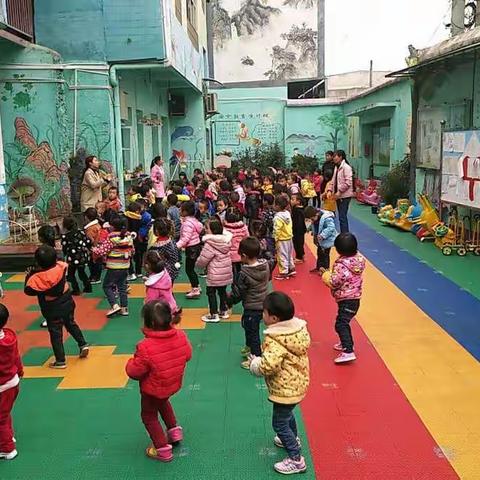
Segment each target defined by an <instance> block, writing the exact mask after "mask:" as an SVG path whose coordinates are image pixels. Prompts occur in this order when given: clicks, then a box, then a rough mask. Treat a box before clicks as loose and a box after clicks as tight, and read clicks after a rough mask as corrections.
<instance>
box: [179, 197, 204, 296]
mask: <svg viewBox="0 0 480 480" xmlns="http://www.w3.org/2000/svg"><path fill="white" fill-rule="evenodd" d="M180 215H181V216H182V227H181V229H180V240H179V241H178V242H177V248H178V249H179V250H181V249H182V248H184V249H185V272H186V273H187V276H188V279H189V280H190V285H191V286H192V289H191V290H190V292H188V293H187V295H186V297H187V298H188V299H195V298H199V297H200V295H201V293H202V291H201V290H200V282H199V280H198V275H197V273H196V272H195V262H196V261H197V258H198V257H199V255H200V250H201V248H202V247H201V245H200V234H201V233H202V230H203V225H202V224H201V223H200V222H199V221H198V220H197V219H196V218H195V203H193V201H191V200H190V201H188V202H185V203H182V206H181V207H180Z"/></svg>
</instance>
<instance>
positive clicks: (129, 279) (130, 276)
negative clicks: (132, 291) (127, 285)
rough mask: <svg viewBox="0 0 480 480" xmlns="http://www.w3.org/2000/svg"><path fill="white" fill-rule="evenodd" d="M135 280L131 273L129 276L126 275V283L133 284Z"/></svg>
mask: <svg viewBox="0 0 480 480" xmlns="http://www.w3.org/2000/svg"><path fill="white" fill-rule="evenodd" d="M136 279H137V276H136V275H135V274H134V273H132V274H131V275H127V282H134V281H135V280H136Z"/></svg>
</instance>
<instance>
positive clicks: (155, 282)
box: [145, 270, 178, 314]
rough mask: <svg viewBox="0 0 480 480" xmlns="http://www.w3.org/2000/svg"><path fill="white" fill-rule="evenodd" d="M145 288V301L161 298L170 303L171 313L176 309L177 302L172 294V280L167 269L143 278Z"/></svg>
mask: <svg viewBox="0 0 480 480" xmlns="http://www.w3.org/2000/svg"><path fill="white" fill-rule="evenodd" d="M145 290H146V292H145V303H148V302H151V301H152V300H161V301H162V302H165V303H168V305H170V310H171V311H172V314H174V313H176V312H177V311H178V306H177V302H176V301H175V298H174V296H173V285H172V280H171V278H170V275H169V274H168V272H167V270H163V272H160V273H152V274H151V275H149V277H148V278H147V279H146V280H145Z"/></svg>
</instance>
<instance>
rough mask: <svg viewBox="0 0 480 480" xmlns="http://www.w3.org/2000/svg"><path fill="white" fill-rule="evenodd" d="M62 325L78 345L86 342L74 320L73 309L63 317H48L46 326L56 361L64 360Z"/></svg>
mask: <svg viewBox="0 0 480 480" xmlns="http://www.w3.org/2000/svg"><path fill="white" fill-rule="evenodd" d="M63 327H65V330H66V331H67V332H68V333H69V334H70V335H71V336H72V337H73V339H74V340H75V341H76V342H77V344H78V347H79V348H82V347H84V346H85V345H86V344H87V342H86V341H85V338H84V337H83V333H82V331H81V330H80V327H79V326H78V324H77V323H76V322H75V309H72V311H71V312H70V313H68V314H66V315H64V316H63V317H59V318H54V319H50V318H47V328H48V333H49V334H50V342H51V344H52V349H53V354H54V355H55V360H56V361H57V362H65V350H64V349H63Z"/></svg>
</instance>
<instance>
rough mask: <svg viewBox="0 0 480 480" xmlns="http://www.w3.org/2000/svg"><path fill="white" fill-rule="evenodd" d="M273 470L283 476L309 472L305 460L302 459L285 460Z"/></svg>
mask: <svg viewBox="0 0 480 480" xmlns="http://www.w3.org/2000/svg"><path fill="white" fill-rule="evenodd" d="M273 468H274V469H275V471H277V472H278V473H281V474H283V475H293V474H295V473H304V472H306V471H307V465H306V464H305V459H304V458H303V457H300V460H293V459H292V458H288V457H287V458H285V459H284V460H282V461H281V462H278V463H276V464H275V465H274V466H273Z"/></svg>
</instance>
